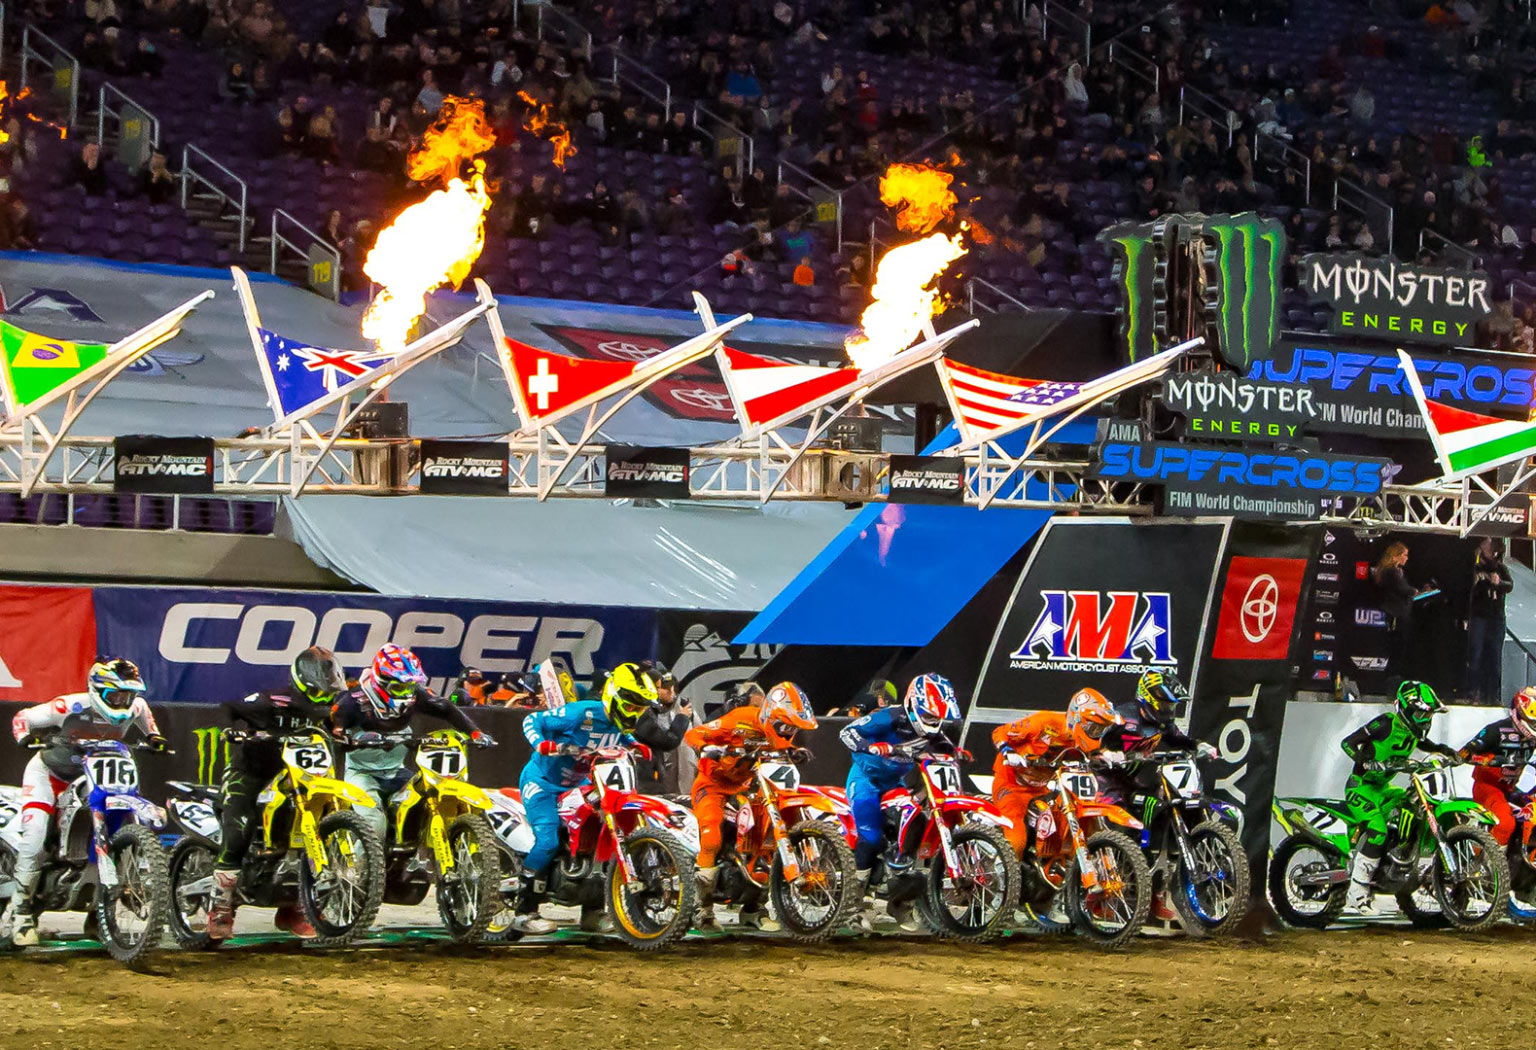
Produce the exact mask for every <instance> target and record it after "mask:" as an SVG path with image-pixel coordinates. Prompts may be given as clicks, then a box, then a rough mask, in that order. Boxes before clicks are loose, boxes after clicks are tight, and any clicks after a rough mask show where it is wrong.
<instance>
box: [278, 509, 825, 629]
mask: <svg viewBox="0 0 1536 1050" xmlns="http://www.w3.org/2000/svg"><path fill="white" fill-rule="evenodd" d="M283 509H284V515H283V517H284V525H283V526H282V528H285V529H286V530H287V531H289V532H290V533H291V534H292V536H293V538H294V539H296V540H297V541H298V542H299V543H300V544H301V545H302V546H303V547H304V550H305V551H306V552H307V553H308V554H309V556H310V557H311V558H313V559H314V560H315V561H316V562H318V563H319V564H321V565H323V566H326V567H327V568H329V569H332V570H333V571H335V572H337V573H339V574H340V575H342V576H346V577H348V578H350V579H352V580H355V581H357V582H358V583H360V584H362V585H364V586H366V587H371V588H373V589H374V590H376V591H378V592H380V593H382V594H398V595H432V596H434V597H440V598H485V599H495V600H503V601H540V602H570V603H575V604H592V605H629V606H644V607H663V608H682V609H728V610H744V611H755V610H758V609H761V608H762V607H763V606H764V605H766V604H767V603H768V602H769V601H770V600H771V599H772V598H773V596H774V595H775V594H777V593H778V592H779V590H780V589H781V588H783V587H784V585H785V584H787V583H788V582H789V581H790V580H791V579H793V578H794V575H795V573H797V572H799V571H800V569H801V568H802V567H804V565H805V564H806V563H807V562H809V561H810V560H811V559H812V558H814V557H815V556H816V555H817V554H818V553H820V552H821V550H822V548H823V547H825V546H826V544H827V543H828V541H830V540H831V539H832V538H833V537H834V536H836V535H837V534H838V532H839V531H840V530H841V529H842V528H843V526H844V525H845V524H847V523H848V521H849V520H850V519H851V517H852V512H851V511H848V510H845V509H844V508H843V507H841V506H839V505H836V504H812V503H797V504H775V505H771V506H769V507H766V508H757V507H734V506H729V507H728V506H718V505H712V506H704V505H699V504H693V505H689V504H669V505H666V506H661V507H655V506H634V505H632V504H627V503H613V502H610V501H606V500H573V499H567V500H551V501H549V502H547V503H539V502H537V501H534V500H530V499H474V498H470V497H462V496H461V497H452V496H417V497H413V498H411V499H380V498H377V497H369V496H330V495H307V496H304V497H302V498H300V499H297V500H292V499H288V500H284V506H283Z"/></svg>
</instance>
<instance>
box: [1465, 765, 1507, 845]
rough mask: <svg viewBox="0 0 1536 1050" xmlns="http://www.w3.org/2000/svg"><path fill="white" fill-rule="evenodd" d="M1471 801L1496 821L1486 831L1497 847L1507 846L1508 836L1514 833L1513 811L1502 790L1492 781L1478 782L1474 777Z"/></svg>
mask: <svg viewBox="0 0 1536 1050" xmlns="http://www.w3.org/2000/svg"><path fill="white" fill-rule="evenodd" d="M1472 799H1473V801H1475V802H1476V803H1477V804H1478V805H1480V806H1482V807H1483V808H1484V809H1486V810H1487V811H1488V812H1489V813H1491V814H1493V817H1494V819H1495V820H1497V821H1498V823H1497V824H1495V825H1494V826H1493V827H1491V828H1489V829H1488V830H1489V832H1490V833H1491V834H1492V835H1493V837H1494V838H1495V839H1496V840H1497V841H1498V843H1499V845H1501V846H1507V845H1509V839H1510V836H1511V835H1513V834H1514V833H1515V811H1514V808H1513V807H1512V806H1511V805H1510V804H1509V796H1508V795H1506V794H1505V793H1504V788H1503V787H1501V786H1500V785H1499V784H1498V783H1496V782H1494V781H1489V780H1480V779H1478V778H1477V777H1475V776H1474V777H1473V778H1472Z"/></svg>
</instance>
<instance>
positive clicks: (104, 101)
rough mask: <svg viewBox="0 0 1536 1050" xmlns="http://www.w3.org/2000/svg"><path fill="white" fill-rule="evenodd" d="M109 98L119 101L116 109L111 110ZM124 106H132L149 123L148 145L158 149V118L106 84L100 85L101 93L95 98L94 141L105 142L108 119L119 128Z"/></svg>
mask: <svg viewBox="0 0 1536 1050" xmlns="http://www.w3.org/2000/svg"><path fill="white" fill-rule="evenodd" d="M111 96H116V97H117V98H118V99H120V100H121V101H120V102H119V103H117V108H116V109H113V108H112V105H113V103H111V102H110V101H109V98H110V97H111ZM124 104H126V105H129V106H132V107H133V108H134V109H135V110H137V111H138V112H139V113H141V114H143V115H144V118H145V119H146V120H148V121H149V144H150V145H151V146H153V147H155V148H156V149H159V148H160V118H159V117H157V116H155V115H154V114H153V113H151V112H150V111H149V110H148V109H146V108H145V107H144V106H143V105H142V104H140V103H139V102H137V101H135V100H134V99H132V98H130V97H129V96H127V95H125V94H123V92H122V91H121V90H119V89H118V88H116V87H114V86H112V85H111V84H107V83H103V84H102V85H101V91H100V93H99V94H98V95H97V98H96V141H97V142H105V141H106V140H107V118H108V117H111V118H112V119H113V120H115V121H117V123H118V125H119V127H121V125H122V123H123V114H122V107H123V105H124Z"/></svg>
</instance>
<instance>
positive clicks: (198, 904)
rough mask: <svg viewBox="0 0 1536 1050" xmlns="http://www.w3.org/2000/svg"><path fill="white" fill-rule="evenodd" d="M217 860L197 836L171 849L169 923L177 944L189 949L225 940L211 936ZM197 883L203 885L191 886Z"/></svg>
mask: <svg viewBox="0 0 1536 1050" xmlns="http://www.w3.org/2000/svg"><path fill="white" fill-rule="evenodd" d="M217 859H218V858H217V857H215V856H214V852H213V850H212V849H211V848H209V847H208V846H207V845H205V844H204V843H202V842H199V841H198V840H197V839H194V838H184V839H182V840H181V841H180V842H178V843H176V845H175V847H174V848H173V849H172V850H171V859H170V861H169V864H168V868H167V871H168V878H169V884H170V893H171V911H170V917H169V925H170V927H171V936H172V937H174V938H176V943H177V944H178V945H180V946H181V947H183V948H186V949H188V950H189V951H206V950H207V949H209V948H213V947H216V946H217V945H219V944H222V943H223V942H222V941H216V940H214V939H213V938H212V937H210V936H208V912H209V910H210V909H211V908H212V907H213V895H214V887H213V868H214V862H215V861H216V860H217ZM197 883H201V884H202V885H201V886H198V887H197V888H196V889H193V888H190V885H191V884H197Z"/></svg>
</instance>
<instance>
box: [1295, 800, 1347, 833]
mask: <svg viewBox="0 0 1536 1050" xmlns="http://www.w3.org/2000/svg"><path fill="white" fill-rule="evenodd" d="M1301 815H1302V816H1303V817H1305V818H1306V821H1307V823H1308V824H1309V825H1311V827H1312V830H1313V831H1315V832H1317V833H1318V834H1319V835H1342V834H1344V833H1345V832H1346V831H1348V830H1349V824H1348V823H1346V822H1345V820H1344V818H1342V817H1340V816H1339V815H1338V814H1336V813H1330V812H1328V811H1327V810H1326V809H1323V808H1321V807H1320V806H1307V807H1305V808H1304V809H1302V811H1301Z"/></svg>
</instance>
